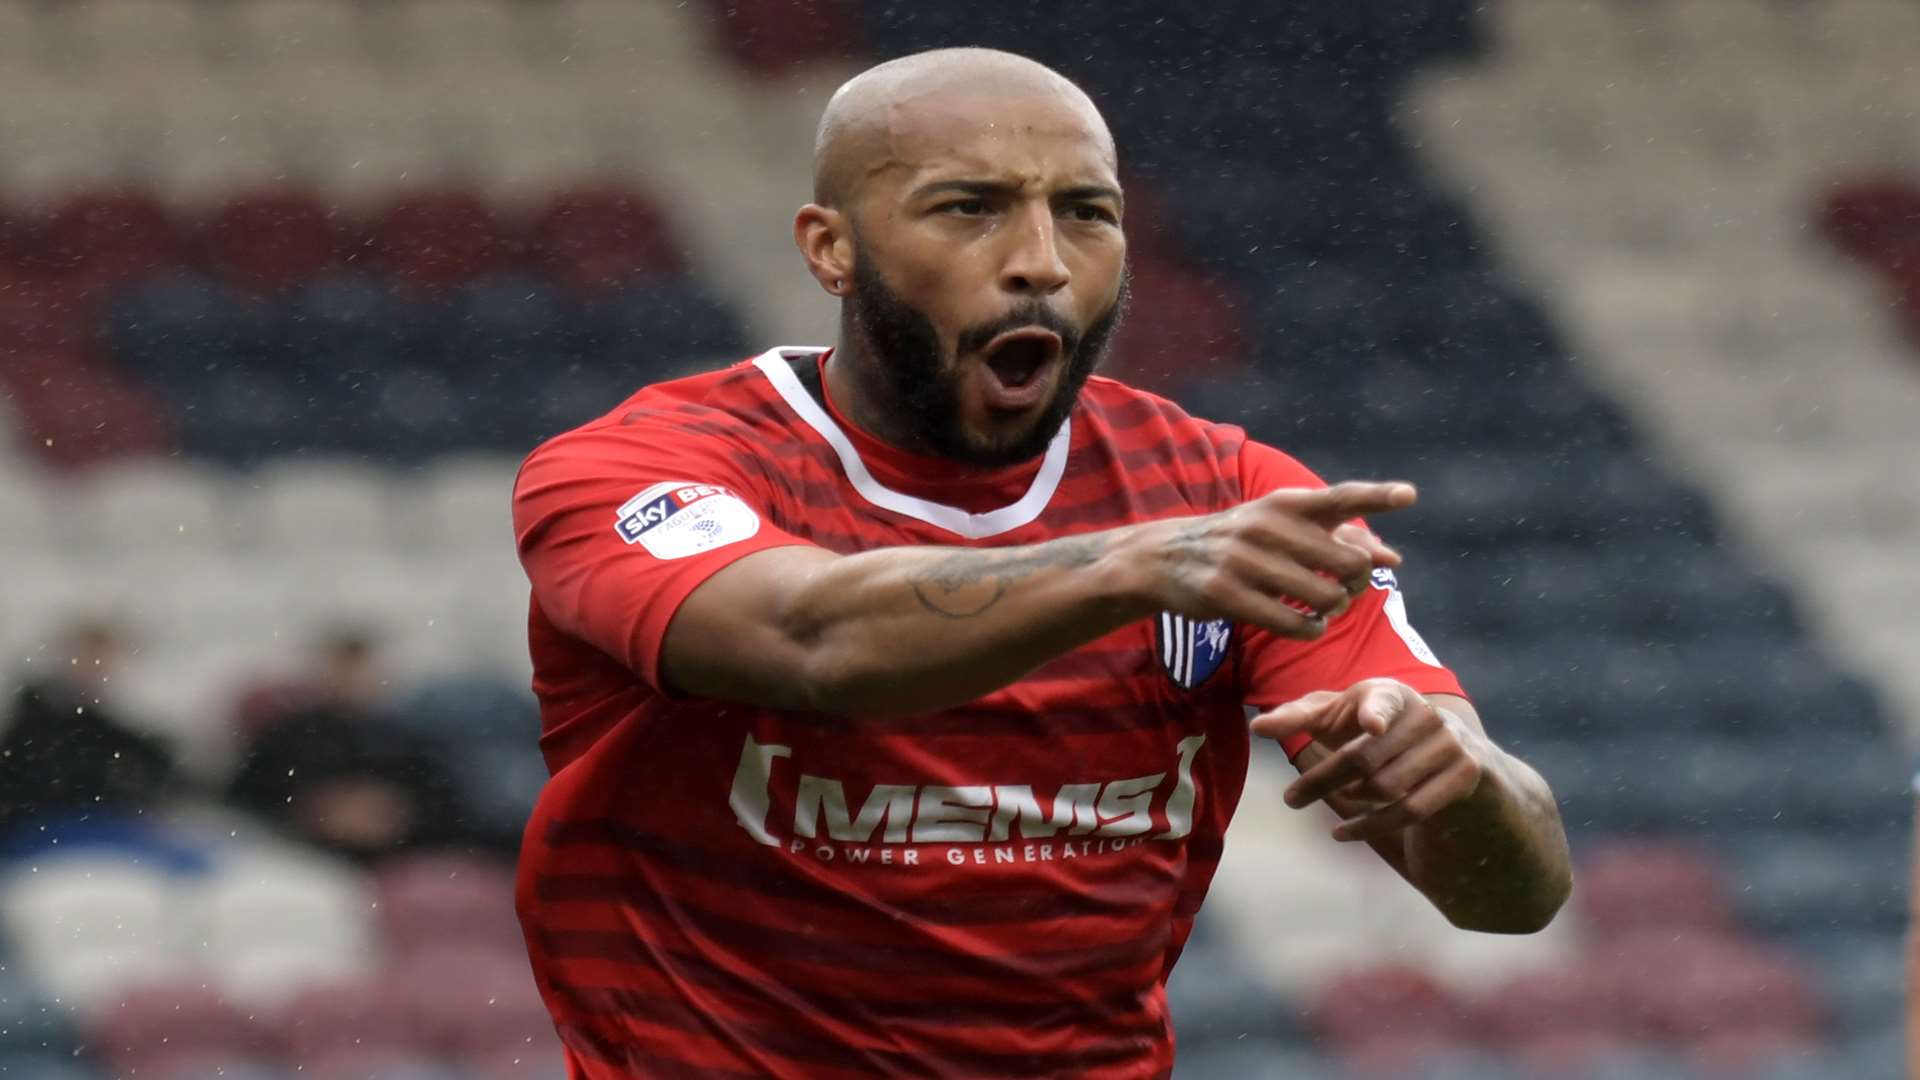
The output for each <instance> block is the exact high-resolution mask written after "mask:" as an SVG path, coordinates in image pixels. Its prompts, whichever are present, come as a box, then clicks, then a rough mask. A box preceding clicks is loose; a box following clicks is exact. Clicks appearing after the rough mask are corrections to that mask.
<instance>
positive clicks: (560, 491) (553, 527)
mask: <svg viewBox="0 0 1920 1080" xmlns="http://www.w3.org/2000/svg"><path fill="white" fill-rule="evenodd" d="M746 455H747V451H745V450H743V449H740V448H738V447H736V446H735V445H734V444H732V443H730V442H728V441H726V440H724V439H722V438H719V437H716V436H712V435H690V434H688V433H687V432H685V431H684V430H676V429H675V428H674V427H673V426H671V425H669V424H666V423H652V422H640V423H636V424H631V425H628V426H623V427H618V428H605V429H589V430H585V431H577V432H573V433H569V434H567V435H562V436H560V437H559V438H557V439H555V440H553V441H551V442H549V443H546V444H545V445H543V446H541V447H540V448H539V449H538V450H535V451H534V452H533V454H532V455H531V456H530V457H529V458H528V459H527V461H526V463H525V464H524V465H522V466H521V469H520V476H519V479H518V480H517V481H516V482H515V483H514V492H513V524H514V535H515V539H516V541H517V543H518V546H519V550H520V564H521V566H522V567H524V568H525V570H526V573H527V579H528V580H529V581H530V582H531V583H532V585H533V599H534V603H535V604H537V605H538V606H539V609H540V611H541V612H542V613H543V614H544V615H545V616H546V617H547V618H548V619H549V620H550V621H552V623H553V624H554V625H555V626H556V627H558V628H559V629H560V630H562V631H564V632H566V633H568V634H571V635H573V636H574V637H577V638H579V639H581V640H582V641H585V642H587V643H589V644H591V645H593V646H594V647H596V648H598V649H600V650H601V651H602V652H605V653H606V654H607V655H609V656H612V657H614V658H615V659H617V660H619V661H620V662H621V663H623V664H625V665H626V666H627V668H628V669H629V670H631V671H633V672H634V673H635V674H637V675H639V676H640V677H641V678H642V679H644V680H645V681H646V682H647V684H648V685H650V686H653V687H655V688H657V689H661V690H663V691H664V690H665V689H666V688H665V687H663V686H662V685H661V678H660V646H661V643H662V641H663V640H664V638H665V637H666V631H667V624H668V623H669V622H670V621H671V620H672V619H673V616H674V614H675V613H676V612H677V611H678V610H679V609H680V605H681V603H683V602H684V601H685V600H686V598H687V597H688V596H689V595H690V594H691V593H692V592H693V590H694V589H696V588H698V587H699V586H700V584H701V583H702V582H704V581H706V580H707V579H708V578H709V577H712V576H713V575H714V574H715V573H716V572H718V571H719V570H720V569H721V568H722V567H725V566H729V565H731V564H732V563H734V562H735V561H737V560H739V559H741V558H744V557H746V556H748V555H751V554H753V553H755V552H759V551H765V550H767V549H769V548H776V547H783V546H788V545H794V544H804V543H805V541H803V540H801V539H799V538H798V537H796V536H794V535H792V534H791V533H788V532H785V531H783V530H781V529H779V528H777V527H775V526H774V525H773V524H772V523H771V522H769V521H768V520H766V507H767V504H768V499H767V498H766V493H765V483H764V479H763V478H762V477H761V476H760V475H759V470H758V466H757V465H755V464H754V463H753V462H751V461H750V460H748V459H747V456H746Z"/></svg>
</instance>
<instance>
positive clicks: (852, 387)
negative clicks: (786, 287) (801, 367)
mask: <svg viewBox="0 0 1920 1080" xmlns="http://www.w3.org/2000/svg"><path fill="white" fill-rule="evenodd" d="M884 362H885V361H884V360H883V359H882V358H880V357H878V356H875V355H873V351H872V350H871V349H870V348H868V347H867V342H866V335H864V334H862V333H860V330H859V328H858V327H856V326H854V325H853V321H852V320H851V319H849V318H847V317H846V316H845V315H844V314H843V315H842V316H841V318H840V340H839V342H838V343H837V344H836V345H834V347H833V352H832V353H831V354H829V355H828V356H827V365H826V368H827V370H826V386H827V396H828V397H829V398H831V399H833V404H834V407H835V408H838V409H839V410H840V411H841V412H844V413H846V414H847V418H848V419H850V420H852V421H853V422H854V423H855V424H858V425H859V426H860V430H862V431H865V432H866V433H867V434H869V435H872V436H873V437H874V438H876V439H879V440H880V441H881V442H883V443H886V444H887V445H888V446H891V447H893V448H894V449H895V450H904V451H906V452H907V453H910V454H929V453H932V448H931V447H929V446H927V445H926V443H925V442H924V441H923V440H921V439H919V438H916V437H915V436H914V434H913V432H912V430H911V429H910V428H908V426H907V425H905V424H903V423H902V422H901V418H900V415H899V411H898V410H892V409H888V408H887V407H886V402H887V397H888V394H889V391H888V388H887V379H886V376H885V375H884V374H883V373H882V372H881V371H880V365H881V364H882V363H884Z"/></svg>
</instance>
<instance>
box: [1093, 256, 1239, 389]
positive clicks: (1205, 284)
mask: <svg viewBox="0 0 1920 1080" xmlns="http://www.w3.org/2000/svg"><path fill="white" fill-rule="evenodd" d="M1132 276H1133V284H1132V290H1133V301H1132V303H1133V310H1134V311H1135V312H1136V313H1137V316H1138V317H1136V318H1131V319H1128V320H1127V321H1126V323H1125V325H1124V326H1122V328H1121V330H1120V333H1119V335H1118V336H1117V337H1116V338H1115V339H1114V343H1113V353H1112V358H1111V361H1110V362H1109V364H1108V366H1107V370H1108V371H1109V372H1110V373H1112V374H1113V375H1114V377H1116V378H1119V379H1124V380H1126V381H1127V382H1130V383H1133V384H1135V385H1138V386H1143V387H1146V388H1148V389H1155V390H1161V391H1163V392H1164V391H1168V390H1172V389H1175V388H1177V387H1178V386H1179V384H1181V383H1183V382H1188V381H1194V380H1199V379H1204V378H1208V377H1214V376H1222V375H1231V374H1233V373H1235V372H1238V371H1241V370H1244V368H1245V365H1246V344H1245V336H1244V332H1243V329H1242V327H1241V324H1240V316H1239V312H1238V311H1236V310H1235V306H1234V304H1233V301H1232V300H1231V299H1230V296H1229V293H1228V291H1227V289H1226V288H1225V287H1224V286H1222V285H1220V284H1219V283H1217V282H1215V281H1213V280H1211V279H1210V278H1208V277H1206V276H1205V275H1203V274H1201V273H1199V272H1198V271H1195V270H1191V269H1189V268H1187V267H1185V266H1182V265H1179V264H1177V263H1173V262H1170V261H1166V260H1162V259H1155V258H1152V257H1147V258H1138V259H1135V260H1134V263H1133V269H1132Z"/></svg>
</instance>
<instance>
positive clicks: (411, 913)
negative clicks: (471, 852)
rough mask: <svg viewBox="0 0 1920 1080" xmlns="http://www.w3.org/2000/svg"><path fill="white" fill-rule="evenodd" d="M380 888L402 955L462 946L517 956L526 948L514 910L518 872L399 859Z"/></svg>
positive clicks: (390, 933)
mask: <svg viewBox="0 0 1920 1080" xmlns="http://www.w3.org/2000/svg"><path fill="white" fill-rule="evenodd" d="M376 887H377V888H378V889H379V894H380V912H381V915H382V917H383V921H384V922H385V924H386V930H387V940H388V941H389V942H391V943H392V945H393V946H394V947H395V948H396V949H398V950H401V951H407V952H411V951H414V950H417V949H422V948H431V947H434V946H456V947H464V948H473V949H480V950H484V951H487V952H505V953H512V952H515V951H516V950H518V949H521V948H523V947H524V944H523V940H522V938H521V935H520V924H519V921H518V920H517V919H516V918H515V916H514V909H513V871H512V870H511V869H509V868H507V867H505V866H503V865H500V864H499V863H495V862H489V861H486V860H482V859H469V858H463V857H461V856H457V855H425V856H418V857H414V858H406V859H397V860H392V861H390V862H388V863H387V864H386V865H384V866H382V867H381V868H380V870H379V874H378V877H377V881H376Z"/></svg>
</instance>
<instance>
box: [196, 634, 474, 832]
mask: <svg viewBox="0 0 1920 1080" xmlns="http://www.w3.org/2000/svg"><path fill="white" fill-rule="evenodd" d="M379 668H380V661H379V656H378V650H377V649H376V647H375V644H374V642H373V639H372V638H371V637H370V636H368V635H365V634H362V633H358V632H355V631H346V630H341V631H336V632H334V633H333V634H330V635H328V636H327V637H326V638H325V639H324V641H323V643H322V646H321V648H320V650H319V663H318V664H317V665H316V669H315V671H314V672H313V673H312V674H311V675H310V676H308V677H306V678H304V679H297V680H294V681H291V682H288V683H284V684H279V685H278V686H274V687H268V688H263V689H261V690H257V691H255V692H254V693H253V694H250V695H249V700H250V701H251V702H252V703H253V706H254V708H253V711H252V712H251V713H249V709H248V704H247V703H243V704H242V707H241V708H242V716H243V720H247V721H251V723H250V724H248V725H247V726H249V727H251V728H252V729H253V734H252V740H251V742H250V743H249V745H248V746H247V747H246V748H245V751H244V760H243V762H242V764H241V767H240V771H239V774H238V775H237V776H235V778H234V780H233V784H232V786H231V788H230V789H229V795H230V797H231V799H232V801H233V802H234V803H235V804H237V805H238V806H240V807H242V808H243V809H247V810H250V811H253V812H254V813H257V814H259V815H261V816H262V817H264V818H266V819H267V820H269V821H271V822H274V823H276V824H278V825H280V826H282V827H283V828H285V829H287V830H288V831H290V832H291V833H293V834H294V835H296V836H298V837H300V838H302V839H305V840H307V841H310V842H312V843H314V844H317V845H319V846H320V847H323V848H326V849H327V850H329V851H333V852H337V853H339V854H342V855H348V856H352V857H356V858H371V857H374V856H378V855H383V854H387V853H390V852H394V851H400V850H406V849H412V848H420V847H431V846H436V845H441V844H452V843H458V842H461V841H463V840H465V839H466V838H467V833H468V832H469V831H470V830H468V828H467V827H466V824H465V822H464V815H462V813H461V812H460V809H459V803H458V801H457V799H456V798H455V796H454V794H453V791H454V787H453V782H452V780H451V778H450V776H449V774H448V772H447V769H446V768H445V767H444V765H442V763H441V759H442V758H443V756H444V755H443V754H441V753H438V752H437V751H436V748H435V747H434V746H432V745H430V744H428V743H426V742H424V741H422V740H421V739H420V738H419V736H417V735H415V734H413V733H412V732H409V731H407V730H405V729H404V728H403V727H401V726H399V725H397V724H394V723H391V722H390V721H389V718H388V717H387V716H386V715H385V714H384V713H383V712H382V709H381V707H380V706H379V705H378V704H376V702H377V699H378V698H379V696H380V693H379V692H380V677H379V674H378V673H379Z"/></svg>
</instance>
